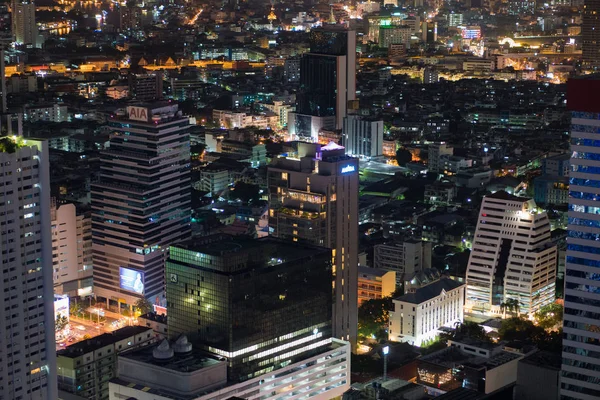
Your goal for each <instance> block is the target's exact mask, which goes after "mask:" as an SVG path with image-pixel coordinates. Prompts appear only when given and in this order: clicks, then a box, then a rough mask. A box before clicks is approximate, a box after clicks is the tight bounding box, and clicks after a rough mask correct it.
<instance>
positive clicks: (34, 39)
mask: <svg viewBox="0 0 600 400" xmlns="http://www.w3.org/2000/svg"><path fill="white" fill-rule="evenodd" d="M11 19H12V34H13V38H14V39H15V42H17V43H18V44H21V45H27V46H31V47H39V46H40V45H41V43H38V29H37V25H36V24H35V4H34V3H33V1H24V2H21V1H19V0H13V1H12V4H11Z"/></svg>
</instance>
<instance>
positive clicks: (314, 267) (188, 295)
mask: <svg viewBox="0 0 600 400" xmlns="http://www.w3.org/2000/svg"><path fill="white" fill-rule="evenodd" d="M166 274H167V308H168V320H167V325H168V333H169V337H170V338H171V339H176V338H177V337H179V336H180V335H187V336H188V337H189V338H190V340H191V341H192V342H193V343H194V344H197V345H200V346H201V348H203V349H204V350H206V351H208V352H210V353H212V354H216V355H218V356H221V357H224V358H225V359H226V360H227V367H228V376H229V378H228V380H229V381H231V382H240V381H246V380H248V379H253V378H256V377H258V376H261V375H263V374H266V373H268V372H271V371H273V370H276V369H278V368H279V367H280V366H282V365H286V364H288V363H293V362H295V361H297V360H298V359H300V358H307V357H309V356H312V355H315V354H318V353H319V352H321V351H322V350H323V349H324V348H326V347H327V346H328V345H329V344H330V343H331V313H332V309H331V285H330V282H331V250H329V249H326V248H323V247H317V246H312V245H307V244H300V243H294V242H288V241H280V240H277V239H273V238H263V239H251V238H248V237H242V236H239V237H234V236H228V235H213V236H208V237H204V238H199V239H192V240H189V241H186V242H182V243H180V244H177V245H175V246H172V247H171V250H170V255H169V259H168V261H167V264H166Z"/></svg>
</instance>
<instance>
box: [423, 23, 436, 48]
mask: <svg viewBox="0 0 600 400" xmlns="http://www.w3.org/2000/svg"><path fill="white" fill-rule="evenodd" d="M421 32H422V35H423V37H422V40H423V42H425V43H427V44H433V43H435V42H437V22H432V21H423V23H422V24H421Z"/></svg>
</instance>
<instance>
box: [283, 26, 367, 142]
mask: <svg viewBox="0 0 600 400" xmlns="http://www.w3.org/2000/svg"><path fill="white" fill-rule="evenodd" d="M297 99H298V100H297V106H296V111H295V112H291V113H290V114H289V119H288V130H289V133H290V135H292V136H295V137H298V138H299V139H302V140H307V141H311V142H317V141H318V136H319V130H321V129H330V130H332V129H342V124H343V120H344V117H345V116H346V110H347V108H348V102H349V101H353V100H355V99H356V31H353V30H347V29H345V28H344V27H343V26H341V25H328V26H326V27H323V28H319V29H313V30H312V31H311V32H310V53H307V54H304V55H303V56H302V59H301V60H300V92H299V93H298V97H297Z"/></svg>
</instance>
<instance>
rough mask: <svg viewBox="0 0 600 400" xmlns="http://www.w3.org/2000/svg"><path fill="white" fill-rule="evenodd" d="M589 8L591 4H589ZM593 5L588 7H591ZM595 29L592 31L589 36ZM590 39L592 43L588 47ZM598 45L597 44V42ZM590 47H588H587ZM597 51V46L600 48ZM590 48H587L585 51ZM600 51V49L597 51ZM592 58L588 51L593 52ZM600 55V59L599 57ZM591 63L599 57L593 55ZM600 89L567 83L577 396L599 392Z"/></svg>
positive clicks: (566, 354) (571, 373)
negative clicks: (598, 95)
mask: <svg viewBox="0 0 600 400" xmlns="http://www.w3.org/2000/svg"><path fill="white" fill-rule="evenodd" d="M588 7H589V8H588ZM588 10H589V11H588ZM595 10H600V3H598V2H596V1H592V2H590V3H588V2H586V11H585V12H586V15H585V16H584V18H585V20H584V21H585V22H584V30H585V29H591V27H590V26H589V25H587V26H586V24H589V23H590V22H591V20H592V18H593V20H594V21H596V20H597V18H598V17H597V16H596V15H593V16H592V15H591V12H592V11H593V12H596V11H595ZM597 31H598V30H596V33H595V34H594V33H593V32H588V33H587V34H588V36H587V37H586V36H585V33H584V41H585V40H589V39H590V37H591V36H589V35H595V36H592V37H596V36H597V35H598V33H597ZM590 45H591V44H590V43H588V46H590ZM594 46H597V44H596V45H594ZM589 50H590V48H588V51H589ZM596 51H597V50H596ZM585 53H586V49H585V47H584V56H585ZM596 55H598V53H596ZM588 57H589V56H588ZM597 60H600V59H597ZM587 61H588V62H590V61H594V59H588V60H587ZM598 89H600V80H595V79H572V80H571V81H570V82H569V84H568V87H567V99H568V100H569V103H568V104H569V110H571V111H572V113H571V153H572V158H571V171H570V172H569V175H570V185H569V190H570V198H569V214H568V215H569V225H568V228H567V230H568V237H567V259H566V273H565V314H564V323H563V332H564V338H563V352H562V375H561V392H560V394H561V397H562V398H571V399H578V400H587V399H593V398H597V397H598V396H600V382H599V381H598V371H600V359H599V358H598V353H599V352H600V343H599V342H598V337H599V334H598V329H597V321H598V315H599V314H600V294H599V291H598V275H597V268H598V267H600V257H599V254H600V241H599V240H598V239H599V238H600V235H599V229H600V202H599V201H598V194H599V189H598V188H599V187H600V178H598V175H597V172H598V168H599V167H600V146H598V142H597V140H596V135H597V132H599V131H600V124H599V121H598V118H599V114H598V113H599V112H600V102H599V101H598V99H597V98H596V97H594V96H590V93H593V92H594V91H596V90H598Z"/></svg>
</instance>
